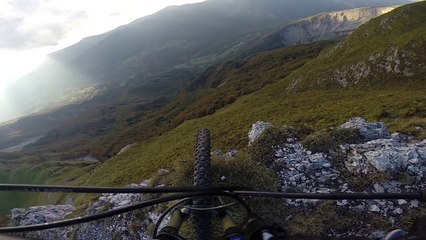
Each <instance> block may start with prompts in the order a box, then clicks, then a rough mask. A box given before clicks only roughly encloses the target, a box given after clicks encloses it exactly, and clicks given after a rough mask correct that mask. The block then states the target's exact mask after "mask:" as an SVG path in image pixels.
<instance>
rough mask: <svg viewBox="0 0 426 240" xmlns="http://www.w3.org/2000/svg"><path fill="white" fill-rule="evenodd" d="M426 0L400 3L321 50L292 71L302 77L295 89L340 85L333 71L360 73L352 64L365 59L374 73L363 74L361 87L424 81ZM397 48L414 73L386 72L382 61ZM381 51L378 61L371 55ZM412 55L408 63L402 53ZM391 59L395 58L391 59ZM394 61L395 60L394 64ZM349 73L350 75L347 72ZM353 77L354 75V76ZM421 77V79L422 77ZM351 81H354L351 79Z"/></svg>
mask: <svg viewBox="0 0 426 240" xmlns="http://www.w3.org/2000/svg"><path fill="white" fill-rule="evenodd" d="M425 19H426V2H424V1H422V2H418V3H413V4H408V5H404V6H402V7H399V8H397V9H395V10H393V11H391V12H390V13H388V14H384V15H382V16H379V17H377V18H374V19H372V20H371V21H369V22H368V24H364V25H362V26H361V27H359V28H358V29H357V30H356V31H355V32H354V33H353V34H352V35H351V37H350V38H348V39H347V40H346V41H343V42H342V43H340V44H338V45H337V46H336V47H334V48H332V49H330V51H328V52H327V53H325V54H322V55H321V56H319V57H318V58H317V59H315V60H313V61H311V62H309V63H308V64H306V65H305V66H303V67H302V68H300V69H298V70H297V71H295V72H294V73H292V74H291V75H290V78H291V80H296V79H299V80H300V79H301V81H300V82H299V83H298V84H297V86H295V87H293V90H297V91H302V90H306V89H318V88H335V87H336V86H339V84H337V81H331V79H334V78H333V77H332V75H334V71H335V70H337V69H340V70H345V71H346V72H348V73H350V74H357V73H359V72H360V71H361V70H359V69H358V70H355V71H351V70H350V68H351V67H352V66H353V64H357V63H365V64H366V66H368V67H370V71H371V72H372V73H373V74H370V75H368V76H367V77H363V78H362V79H361V81H360V82H359V83H358V84H357V86H358V87H360V88H365V87H369V88H371V87H376V88H378V89H380V88H381V87H382V86H383V85H386V86H389V85H392V84H396V85H398V84H399V83H398V82H405V83H406V84H407V83H408V82H411V84H412V86H416V85H418V84H421V83H422V81H423V80H424V79H425V78H424V76H425V69H424V67H419V66H416V65H417V64H423V66H424V63H425V62H426V58H425V56H426V52H425V49H426V45H425V44H426V21H425ZM395 50H398V57H399V59H400V61H401V65H402V69H401V70H403V69H404V68H405V67H409V68H410V69H411V71H412V72H413V76H410V77H407V76H403V74H402V73H401V74H395V73H387V72H386V70H385V69H384V68H382V67H378V65H379V64H385V63H387V62H389V61H388V60H386V58H387V57H388V56H390V55H393V54H394V51H395ZM377 54H380V55H381V57H379V58H378V60H377V61H378V62H376V63H373V62H372V61H371V60H370V57H372V56H376V55H377ZM404 54H405V55H410V54H412V55H413V56H414V57H413V56H411V57H409V58H410V61H412V62H411V63H405V62H404V61H405V60H401V59H404V57H403V56H402V55H404ZM390 62H392V61H390ZM394 65H395V63H394V62H392V67H393V66H394ZM346 77H347V78H348V79H350V78H351V77H350V76H348V74H346ZM352 77H353V76H352ZM419 80H420V81H419ZM351 81H354V80H353V79H351Z"/></svg>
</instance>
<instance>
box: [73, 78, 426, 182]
mask: <svg viewBox="0 0 426 240" xmlns="http://www.w3.org/2000/svg"><path fill="white" fill-rule="evenodd" d="M285 86H286V85H285V84H283V82H280V83H278V84H274V85H272V86H269V87H266V88H265V89H263V90H261V91H260V92H259V93H256V94H253V95H250V96H247V97H244V98H241V99H240V100H238V101H237V102H236V103H234V104H233V105H231V106H229V107H225V108H224V109H221V110H219V111H218V112H216V113H215V114H213V115H210V116H206V117H203V118H200V119H195V120H190V121H187V122H185V123H184V124H182V125H180V126H179V127H178V128H176V129H174V130H173V131H171V132H168V133H166V134H164V135H163V136H161V137H158V138H156V139H152V140H150V141H148V142H146V143H144V144H142V145H139V146H138V147H135V148H134V149H133V150H131V151H129V152H127V153H126V154H124V155H121V156H118V157H114V158H112V159H110V160H108V161H107V162H106V163H105V164H103V165H102V166H100V167H99V168H98V169H97V170H96V172H95V173H94V174H90V175H85V176H83V177H82V178H80V179H79V181H78V182H79V183H85V184H97V185H122V184H126V183H130V182H140V181H142V180H144V179H145V178H147V177H150V175H151V174H152V173H154V172H155V171H156V170H157V169H159V168H162V167H172V166H173V164H176V163H178V162H179V161H185V160H186V161H192V154H193V148H194V146H193V142H194V136H195V133H196V131H197V129H199V128H201V127H208V128H210V129H211V130H212V134H213V149H224V150H229V149H233V148H237V149H241V148H244V147H245V146H246V144H247V133H248V131H249V130H250V127H251V124H252V123H253V122H255V121H257V120H266V121H270V122H272V123H273V124H275V125H277V126H280V125H284V124H299V123H306V124H308V125H311V126H314V127H317V128H323V127H331V126H336V125H338V124H341V123H343V122H345V121H346V120H347V119H349V118H350V117H354V116H365V117H367V118H368V119H369V120H382V121H384V122H386V123H388V124H390V128H391V130H392V131H395V130H402V131H406V132H409V131H413V132H414V131H415V130H414V126H421V127H423V128H426V119H425V118H424V117H425V115H424V114H425V113H426V96H425V95H424V91H425V89H418V90H411V91H405V90H403V91H400V90H397V89H393V90H377V91H326V92H325V91H309V92H304V93H300V94H296V95H292V94H286V93H285V91H284V89H285ZM407 109H417V111H414V112H409V111H407ZM384 112H386V115H387V116H392V118H383V113H384ZM417 112H418V113H417ZM422 134H423V135H422V137H426V135H425V133H424V132H423V133H422ZM111 173H113V174H111Z"/></svg>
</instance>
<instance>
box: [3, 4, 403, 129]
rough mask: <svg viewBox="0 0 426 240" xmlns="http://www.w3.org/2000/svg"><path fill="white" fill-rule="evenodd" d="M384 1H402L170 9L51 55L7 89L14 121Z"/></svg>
mask: <svg viewBox="0 0 426 240" xmlns="http://www.w3.org/2000/svg"><path fill="white" fill-rule="evenodd" d="M389 3H392V4H396V3H405V1H401V0H394V1H389V0H388V1H384V0H377V1H366V2H361V3H356V2H354V1H347V2H346V1H333V0H325V1H321V3H319V2H318V1H314V0H302V1H297V2H295V1H290V0H286V1H278V0H265V1H254V0H250V1H246V0H220V1H218V0H211V1H206V2H202V3H199V4H191V5H184V6H179V7H169V8H166V9H164V10H162V11H160V12H158V13H156V14H154V15H151V16H147V17H144V18H141V19H138V20H136V21H134V22H133V23H131V24H128V25H125V26H122V27H119V28H117V29H116V30H113V31H110V32H108V33H106V34H103V35H99V36H96V37H92V38H90V39H86V40H83V41H82V42H81V43H79V44H77V45H74V46H71V47H69V48H67V49H65V50H63V51H60V52H58V53H54V54H52V55H51V56H50V58H51V59H50V62H46V64H44V65H43V66H42V67H40V68H39V69H38V70H37V71H35V73H31V74H29V75H27V76H25V77H24V78H23V79H22V80H21V81H18V82H17V83H16V84H15V85H12V86H11V87H10V88H9V89H8V92H9V99H10V100H9V104H11V105H12V104H14V103H15V104H16V105H12V107H14V108H15V112H17V115H18V116H19V115H24V114H28V113H32V112H34V111H35V110H36V109H41V108H44V107H45V106H46V105H47V104H48V103H49V102H56V100H57V99H58V98H59V96H61V93H62V92H64V91H67V92H69V91H72V89H76V88H81V87H88V86H91V85H93V84H94V83H99V82H102V83H105V82H111V81H116V82H122V81H126V80H128V79H129V78H134V79H137V80H138V81H140V82H145V81H146V78H147V76H149V75H156V74H162V73H164V72H167V71H171V70H173V69H174V68H195V69H201V70H202V69H203V68H204V67H206V66H208V65H210V64H212V63H214V62H215V61H218V60H221V59H223V58H226V57H227V54H221V55H217V53H218V52H222V51H224V50H225V49H227V48H228V47H229V45H231V44H233V43H234V42H235V41H236V40H237V39H239V38H241V37H243V36H245V35H247V34H249V33H253V32H257V31H261V30H265V29H267V28H270V27H272V26H274V25H276V24H285V23H289V22H291V21H295V20H297V19H300V18H303V17H307V16H310V15H313V14H317V13H320V12H326V11H333V10H340V9H345V8H348V7H349V6H351V7H359V6H377V5H382V4H389ZM305 6H310V7H309V8H306V7H305ZM229 23H232V24H229ZM58 65H59V67H58ZM170 81H173V80H172V79H170ZM29 83H31V85H27V84H29ZM4 120H5V119H3V120H2V121H4Z"/></svg>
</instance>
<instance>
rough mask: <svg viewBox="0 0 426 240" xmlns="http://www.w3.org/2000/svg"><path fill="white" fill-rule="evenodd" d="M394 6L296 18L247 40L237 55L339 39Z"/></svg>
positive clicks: (242, 55)
mask: <svg viewBox="0 0 426 240" xmlns="http://www.w3.org/2000/svg"><path fill="white" fill-rule="evenodd" d="M396 7H397V6H390V7H373V8H355V9H348V10H342V11H336V12H329V13H321V14H318V15H315V16H312V17H308V18H304V19H302V20H298V21H297V22H295V23H292V24H289V25H287V26H285V27H283V28H281V29H279V30H277V31H275V32H272V33H269V34H267V35H265V36H262V37H257V38H254V39H253V40H250V41H249V42H248V43H247V44H246V45H248V46H245V48H246V49H244V50H243V52H242V53H239V54H240V55H239V56H240V57H244V56H248V55H250V54H252V53H255V52H260V51H268V50H272V49H275V48H282V47H288V46H292V45H295V44H305V43H309V42H315V41H320V40H331V39H341V38H344V37H347V36H349V35H350V34H351V33H352V32H353V31H354V30H355V29H357V28H358V27H359V26H361V25H362V24H364V23H366V22H368V21H369V20H371V19H373V18H375V17H377V16H380V15H382V14H384V13H387V12H389V11H391V10H393V9H395V8H396Z"/></svg>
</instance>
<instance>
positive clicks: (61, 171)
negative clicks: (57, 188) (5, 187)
mask: <svg viewBox="0 0 426 240" xmlns="http://www.w3.org/2000/svg"><path fill="white" fill-rule="evenodd" d="M94 166H95V165H93V164H91V163H89V162H82V161H46V162H43V163H37V162H32V161H31V160H29V159H27V160H25V161H20V162H18V161H15V162H0V182H1V183H13V184H68V183H70V182H71V181H72V180H74V179H75V178H77V177H78V176H80V175H81V173H82V172H89V171H90V170H91V169H93V168H94ZM61 197H62V196H61V195H58V194H52V193H18V192H1V193H0V215H3V214H9V213H10V209H11V208H17V207H28V206H31V205H34V204H38V203H40V202H43V203H45V204H47V203H57V202H58V201H59V200H61V199H60V198H61Z"/></svg>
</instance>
